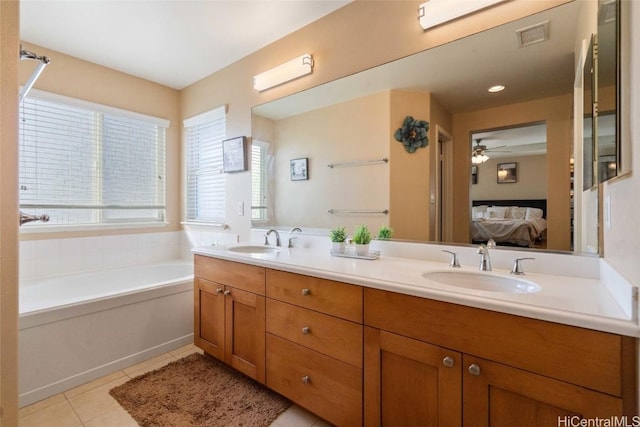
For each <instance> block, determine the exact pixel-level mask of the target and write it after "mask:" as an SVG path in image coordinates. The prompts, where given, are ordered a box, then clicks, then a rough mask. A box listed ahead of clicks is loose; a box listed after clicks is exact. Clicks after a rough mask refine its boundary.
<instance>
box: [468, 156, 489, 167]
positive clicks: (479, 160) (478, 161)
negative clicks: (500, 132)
mask: <svg viewBox="0 0 640 427" xmlns="http://www.w3.org/2000/svg"><path fill="white" fill-rule="evenodd" d="M487 160H489V156H487V155H486V154H476V153H473V154H472V155H471V164H473V165H479V164H481V163H484V162H486V161H487Z"/></svg>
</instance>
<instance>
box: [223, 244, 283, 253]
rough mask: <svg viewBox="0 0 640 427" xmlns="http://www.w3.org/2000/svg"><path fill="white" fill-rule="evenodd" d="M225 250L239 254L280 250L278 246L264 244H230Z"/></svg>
mask: <svg viewBox="0 0 640 427" xmlns="http://www.w3.org/2000/svg"><path fill="white" fill-rule="evenodd" d="M227 250H228V251H229V252H237V253H241V254H274V253H276V252H280V248H277V247H274V246H266V245H238V246H231V247H229V248H227Z"/></svg>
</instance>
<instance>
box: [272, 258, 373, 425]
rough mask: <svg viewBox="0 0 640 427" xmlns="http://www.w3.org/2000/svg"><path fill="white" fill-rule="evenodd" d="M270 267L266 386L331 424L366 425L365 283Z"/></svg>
mask: <svg viewBox="0 0 640 427" xmlns="http://www.w3.org/2000/svg"><path fill="white" fill-rule="evenodd" d="M266 273H267V277H266V281H267V291H266V294H267V322H266V323H267V324H266V332H267V334H266V335H267V343H266V347H267V386H268V387H269V388H271V389H273V390H275V391H277V392H278V393H280V394H282V395H284V396H286V397H288V398H290V399H291V400H293V401H294V402H296V403H298V404H299V405H301V406H303V407H305V408H307V409H309V410H310V411H312V412H314V413H316V414H317V415H319V416H320V417H322V418H324V419H326V420H327V421H329V422H331V423H333V424H336V425H339V426H357V425H362V366H363V365H362V352H363V326H362V313H363V307H362V288H361V287H360V286H355V285H349V284H346V283H340V282H335V281H331V280H325V279H319V278H315V277H309V276H304V275H299V274H293V273H288V272H283V271H277V270H271V269H267V271H266Z"/></svg>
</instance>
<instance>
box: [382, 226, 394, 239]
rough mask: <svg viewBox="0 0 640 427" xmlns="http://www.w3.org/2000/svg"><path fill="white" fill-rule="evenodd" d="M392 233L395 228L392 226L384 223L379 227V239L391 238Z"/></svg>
mask: <svg viewBox="0 0 640 427" xmlns="http://www.w3.org/2000/svg"><path fill="white" fill-rule="evenodd" d="M392 234H393V230H392V229H391V227H389V226H387V225H383V226H382V227H380V228H379V229H378V240H389V239H390V238H391V235H392Z"/></svg>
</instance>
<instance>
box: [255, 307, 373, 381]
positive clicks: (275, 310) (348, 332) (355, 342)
mask: <svg viewBox="0 0 640 427" xmlns="http://www.w3.org/2000/svg"><path fill="white" fill-rule="evenodd" d="M267 332H271V333H272V334H274V335H278V336H280V337H283V338H286V339H288V340H289V341H293V342H295V343H298V344H300V345H303V346H305V347H308V348H310V349H312V350H316V351H319V352H320V353H323V354H326V355H327V356H331V357H334V358H336V359H339V360H342V361H343V362H347V363H348V364H350V365H353V366H356V367H358V368H362V325H361V324H358V323H352V322H349V321H347V320H343V319H339V318H337V317H333V316H328V315H326V314H322V313H318V312H316V311H311V310H307V309H305V308H301V307H297V306H295V305H291V304H287V303H283V302H280V301H276V300H272V299H267Z"/></svg>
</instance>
